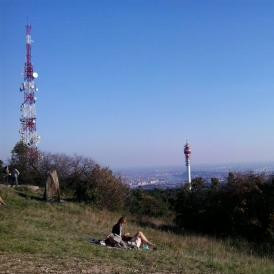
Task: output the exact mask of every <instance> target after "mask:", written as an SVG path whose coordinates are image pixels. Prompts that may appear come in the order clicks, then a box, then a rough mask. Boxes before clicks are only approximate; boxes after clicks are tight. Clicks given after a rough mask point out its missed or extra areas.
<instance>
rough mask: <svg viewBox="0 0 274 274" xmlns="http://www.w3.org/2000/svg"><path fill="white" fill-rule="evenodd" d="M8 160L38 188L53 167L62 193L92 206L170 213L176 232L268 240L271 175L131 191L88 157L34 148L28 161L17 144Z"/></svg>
mask: <svg viewBox="0 0 274 274" xmlns="http://www.w3.org/2000/svg"><path fill="white" fill-rule="evenodd" d="M0 164H1V165H3V163H2V162H0ZM9 164H10V167H11V168H13V167H16V168H17V169H18V170H19V171H20V172H21V174H20V183H23V184H35V185H39V186H44V185H45V181H46V178H47V174H48V171H49V170H52V169H56V170H57V172H58V175H59V180H60V182H61V188H62V193H63V194H65V195H66V197H72V199H74V200H75V201H78V202H85V203H90V204H92V205H94V206H96V207H98V208H107V209H109V210H116V211H123V212H127V213H130V214H134V215H140V216H152V217H166V216H169V217H171V216H175V220H174V221H175V224H176V225H177V227H178V228H179V229H180V230H189V231H196V232H200V233H208V234H213V235H220V236H241V237H245V238H247V239H248V240H252V241H257V242H258V241H263V242H269V243H272V244H273V243H274V177H273V176H264V175H257V174H240V173H229V174H228V178H227V182H225V183H223V184H221V183H220V181H219V180H218V179H216V178H212V179H211V184H208V183H207V182H206V181H205V180H204V179H203V178H195V179H194V180H193V181H192V189H191V190H190V188H189V185H188V184H185V185H184V186H183V187H182V188H181V189H172V190H159V189H155V190H150V191H145V190H142V189H135V190H131V189H129V187H128V186H127V185H126V184H125V182H123V180H122V178H121V177H119V176H116V175H114V174H113V173H112V171H111V170H110V169H109V168H106V167H101V166H100V165H98V164H97V163H95V162H94V161H93V160H91V159H89V158H85V157H81V156H67V155H64V154H51V153H41V152H40V153H39V157H38V161H29V158H28V148H27V147H26V146H25V145H24V144H22V143H18V144H17V145H16V146H15V147H14V149H13V150H12V155H11V159H10V163H9ZM1 170H2V168H1Z"/></svg>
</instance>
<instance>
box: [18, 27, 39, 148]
mask: <svg viewBox="0 0 274 274" xmlns="http://www.w3.org/2000/svg"><path fill="white" fill-rule="evenodd" d="M32 42H33V41H32V40H31V25H26V52H27V53H26V62H25V67H24V82H23V83H22V85H21V87H20V91H21V92H24V102H23V103H22V105H21V107H20V111H21V117H20V123H21V128H20V131H19V132H20V136H21V141H22V142H23V143H24V144H26V145H27V146H28V147H29V148H30V151H33V152H35V151H37V144H38V143H39V139H40V136H38V134H37V132H36V109H35V103H36V96H35V93H36V92H37V91H38V89H37V88H36V84H35V79H36V78H37V77H38V73H37V72H34V71H33V65H32V63H31V44H32Z"/></svg>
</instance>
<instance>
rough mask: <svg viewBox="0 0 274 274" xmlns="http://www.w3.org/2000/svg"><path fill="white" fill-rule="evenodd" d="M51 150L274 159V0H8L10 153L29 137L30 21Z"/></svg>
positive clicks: (0, 65)
mask: <svg viewBox="0 0 274 274" xmlns="http://www.w3.org/2000/svg"><path fill="white" fill-rule="evenodd" d="M27 17H28V20H29V22H30V23H31V24H32V27H33V32H32V39H33V40H34V43H33V51H32V55H33V64H34V68H35V70H36V71H37V72H38V73H39V78H38V80H37V86H38V88H39V92H38V94H37V98H38V101H37V115H38V120H37V129H38V133H39V134H40V135H41V144H40V145H39V147H40V149H41V150H43V151H48V152H64V153H68V154H74V153H77V154H81V155H85V156H90V157H92V158H93V159H95V160H96V161H98V162H99V163H101V164H104V165H108V166H110V167H129V166H157V165H183V164H184V156H183V146H184V143H185V140H186V138H188V139H189V140H190V142H191V144H192V150H193V155H192V162H193V163H197V164H198V163H199V164H200V163H212V164H213V163H226V162H255V161H271V160H274V1H272V0H269V1H267V0H257V1H255V0H200V1H199V0H195V1H194V0H193V1H191V0H178V1H176V0H172V1H168V0H124V1H119V0H115V1H111V0H97V1H95V0H90V1H88V0H86V1H83V0H82V1H81V0H78V1H69V0H56V1H53V0H29V1H23V0H0V20H1V21H0V27H1V29H0V37H1V43H0V73H1V76H0V93H1V94H0V106H1V110H0V117H1V118H0V119H1V120H0V123H1V127H0V159H3V160H5V159H7V157H8V156H9V152H10V150H11V148H12V147H13V145H14V144H15V143H16V141H17V140H18V139H19V133H18V130H19V115H20V113H19V107H20V104H21V103H22V100H23V97H22V93H20V92H19V86H20V83H21V82H22V80H23V76H22V72H23V66H24V61H25V24H26V21H27Z"/></svg>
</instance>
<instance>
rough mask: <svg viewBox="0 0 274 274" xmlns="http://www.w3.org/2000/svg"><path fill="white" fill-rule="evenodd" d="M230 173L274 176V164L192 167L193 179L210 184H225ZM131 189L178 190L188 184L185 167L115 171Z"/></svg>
mask: <svg viewBox="0 0 274 274" xmlns="http://www.w3.org/2000/svg"><path fill="white" fill-rule="evenodd" d="M229 172H243V173H246V172H253V173H264V174H266V175H270V174H274V162H273V163H252V164H226V165H197V166H193V167H192V178H193V179H194V178H197V177H202V178H203V179H205V180H206V181H208V182H210V179H211V178H213V177H214V178H218V179H219V180H220V181H221V182H225V181H226V178H227V175H228V173H229ZM115 173H116V174H117V175H120V176H121V177H122V178H123V179H124V181H125V182H126V183H127V184H128V185H129V186H130V187H131V188H144V189H153V188H161V189H167V188H178V187H180V186H182V185H183V184H185V183H186V182H187V172H186V168H185V166H183V165H182V166H177V167H154V168H153V167H151V168H148V167H146V168H125V169H118V170H116V171H115Z"/></svg>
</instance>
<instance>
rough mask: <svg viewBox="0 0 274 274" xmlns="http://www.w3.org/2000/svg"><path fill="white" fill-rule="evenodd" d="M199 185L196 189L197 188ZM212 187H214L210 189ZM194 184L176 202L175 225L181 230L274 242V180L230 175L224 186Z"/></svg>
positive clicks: (183, 191) (255, 176)
mask: <svg viewBox="0 0 274 274" xmlns="http://www.w3.org/2000/svg"><path fill="white" fill-rule="evenodd" d="M197 185H198V187H197ZM212 185H213V186H212ZM212 185H211V187H210V188H208V187H201V182H200V181H199V182H198V183H197V182H195V180H194V184H193V186H195V187H193V188H192V191H189V189H188V188H183V189H182V190H181V192H180V193H179V195H178V198H177V201H176V223H177V224H178V225H179V226H181V227H184V228H187V229H191V230H196V231H200V232H206V233H217V234H222V235H224V234H225V235H240V236H243V237H246V238H248V239H249V240H255V241H273V240H274V238H273V232H274V230H273V228H274V227H273V213H274V179H273V178H266V177H264V176H260V175H254V174H247V175H242V174H234V173H230V174H229V176H228V180H227V184H225V185H223V186H219V185H218V184H217V183H216V181H215V182H214V184H212Z"/></svg>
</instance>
